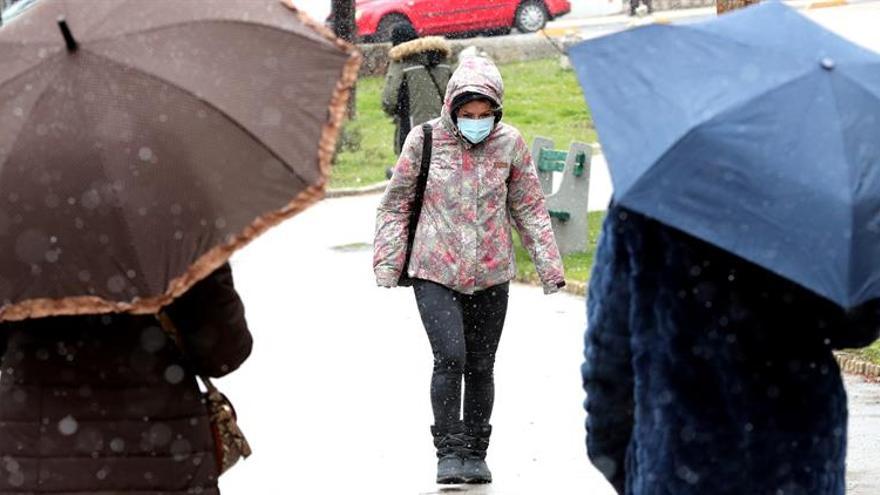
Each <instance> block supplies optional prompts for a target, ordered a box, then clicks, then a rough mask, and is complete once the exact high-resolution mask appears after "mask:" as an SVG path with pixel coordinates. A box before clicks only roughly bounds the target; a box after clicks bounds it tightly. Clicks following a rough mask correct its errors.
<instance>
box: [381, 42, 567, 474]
mask: <svg viewBox="0 0 880 495" xmlns="http://www.w3.org/2000/svg"><path fill="white" fill-rule="evenodd" d="M503 93H504V89H503V84H502V80H501V75H500V73H499V72H498V69H497V68H496V67H495V65H494V64H493V63H492V62H491V61H489V60H487V59H485V58H482V57H470V58H466V59H464V60H463V61H462V63H461V65H460V66H459V68H458V69H457V70H456V71H455V73H454V74H453V76H452V78H451V79H450V81H449V85H448V87H447V91H446V95H445V99H444V104H443V109H442V111H441V115H440V117H439V118H438V119H435V120H432V121H430V122H428V128H427V129H426V130H423V129H422V128H415V129H413V130H412V131H411V132H410V133H409V135H408V137H407V139H406V142H405V144H404V147H403V152H402V153H401V155H400V158H399V159H398V161H397V165H396V167H395V169H394V175H393V177H392V179H391V183H390V184H389V185H388V188H387V190H386V192H385V196H384V197H383V198H382V201H381V203H380V204H379V207H378V212H377V220H376V239H375V242H374V249H375V252H374V259H373V267H374V270H375V273H376V279H377V283H378V285H379V286H382V287H394V286H395V285H397V282H398V279H399V278H400V276H401V274H402V272H403V270H404V269H405V268H406V270H407V274H408V275H409V276H410V277H412V278H413V279H414V282H413V287H414V290H415V298H416V303H417V305H418V309H419V312H420V313H421V317H422V323H423V324H424V327H425V330H426V331H427V334H428V340H429V341H430V344H431V348H432V350H433V353H434V372H433V376H432V378H431V403H432V407H433V411H434V426H433V427H432V428H431V431H432V433H433V436H434V445H435V446H436V447H437V457H438V459H439V461H438V464H437V482H438V483H462V482H465V483H488V482H491V481H492V475H491V473H490V472H489V469H488V467H487V466H486V463H485V460H484V459H485V457H486V449H487V448H488V446H489V435H490V433H491V431H492V427H491V426H490V424H489V419H490V417H491V415H492V404H493V400H494V393H495V391H494V381H493V368H494V364H495V350H496V349H497V347H498V341H499V339H500V337H501V330H502V327H503V326H504V317H505V314H506V312H507V292H508V283H509V281H510V280H511V279H512V278H513V277H514V275H515V274H516V267H515V264H514V263H515V258H514V251H513V240H512V233H511V221H512V222H513V225H514V226H515V227H516V229H517V230H518V232H519V234H520V237H521V238H522V241H523V244H524V245H525V247H526V248H527V249H528V251H529V253H530V254H531V257H532V259H533V260H534V262H535V266H536V267H537V270H538V274H539V275H540V277H541V281H542V282H543V285H544V291H545V293H548V294H549V293H553V292H556V291H558V290H559V289H560V288H561V287H562V286H563V285H565V282H564V276H563V270H562V261H561V259H560V256H559V250H558V249H557V247H556V241H555V239H554V237H553V230H552V229H551V226H550V218H549V216H548V213H547V209H546V207H545V204H544V195H543V192H542V190H541V186H540V183H539V181H538V177H537V173H536V171H535V166H534V164H533V163H532V159H531V156H530V154H529V152H528V147H527V145H526V142H525V141H524V140H523V137H522V135H521V134H520V133H519V131H517V130H516V129H515V128H514V127H512V126H509V125H507V124H504V123H502V122H501V115H502V112H501V110H502V97H503ZM426 132H427V133H426ZM426 136H427V137H428V138H429V139H431V143H432V145H431V147H430V148H426V149H427V150H428V151H429V152H430V153H431V155H430V159H429V160H426V163H429V165H430V166H429V173H428V180H427V186H426V189H425V191H424V198H423V201H422V207H421V214H420V217H419V219H418V224H417V227H416V226H411V225H409V213H410V211H411V209H412V208H413V206H414V205H413V203H414V201H413V199H414V197H415V196H416V192H415V191H416V183H417V178H418V176H419V171H420V170H421V163H422V161H423V160H422V158H423V156H422V155H423V151H422V149H423V143H424V139H425V137H426ZM426 158H427V157H426ZM413 227H415V228H416V230H415V238H414V241H413V245H412V251H411V254H410V256H409V264H408V266H406V267H405V266H404V265H406V260H407V245H408V242H407V241H408V232H409V229H410V228H413ZM462 381H463V382H464V390H465V392H464V411H461V409H462V408H461V403H462Z"/></svg>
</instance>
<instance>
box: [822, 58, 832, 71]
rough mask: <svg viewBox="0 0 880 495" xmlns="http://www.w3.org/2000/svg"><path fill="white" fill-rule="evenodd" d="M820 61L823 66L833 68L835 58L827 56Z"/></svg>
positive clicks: (826, 68)
mask: <svg viewBox="0 0 880 495" xmlns="http://www.w3.org/2000/svg"><path fill="white" fill-rule="evenodd" d="M819 63H820V64H821V65H822V68H823V69H825V70H833V69H834V59H833V58H831V57H825V58H823V59H822V61H821V62H819Z"/></svg>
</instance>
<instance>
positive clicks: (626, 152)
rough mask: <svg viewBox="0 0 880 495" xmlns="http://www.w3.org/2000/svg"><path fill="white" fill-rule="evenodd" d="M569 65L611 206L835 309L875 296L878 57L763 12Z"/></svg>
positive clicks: (600, 52) (879, 201)
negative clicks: (605, 169)
mask: <svg viewBox="0 0 880 495" xmlns="http://www.w3.org/2000/svg"><path fill="white" fill-rule="evenodd" d="M570 54H571V57H572V61H573V63H574V65H575V67H576V69H577V73H578V77H579V79H580V82H581V85H582V86H583V88H584V93H585V96H586V98H587V101H589V104H590V108H591V110H592V113H593V117H594V119H595V121H596V124H597V128H598V131H599V136H600V138H601V140H602V147H603V149H604V152H605V155H606V157H607V160H608V163H609V167H610V168H611V176H612V181H613V185H614V200H615V201H617V202H619V203H620V204H621V205H624V206H626V207H629V208H631V209H633V210H636V211H639V212H641V213H643V214H645V215H648V216H650V217H653V218H656V219H657V220H659V221H661V222H663V223H666V224H667V225H670V226H672V227H676V228H678V229H680V230H683V231H685V232H687V233H689V234H691V235H694V236H696V237H699V238H701V239H703V240H705V241H707V242H710V243H712V244H715V245H717V246H719V247H721V248H722V249H725V250H727V251H730V252H731V253H733V254H735V255H738V256H740V257H742V258H745V259H747V260H749V261H751V262H753V263H756V264H757V265H760V266H762V267H764V268H767V269H769V270H771V271H773V272H775V273H778V274H780V275H782V276H784V277H786V278H788V279H790V280H793V281H794V282H797V283H799V284H800V285H802V286H804V287H806V288H808V289H810V290H812V291H814V292H816V293H818V294H819V295H821V296H824V297H826V298H827V299H830V300H832V301H834V302H836V303H837V304H839V305H840V306H843V307H846V308H849V307H854V306H856V305H858V304H860V303H862V302H865V301H867V300H869V299H873V298H877V297H880V139H878V138H880V55H878V54H876V53H874V52H871V51H869V50H866V49H864V48H861V47H859V46H856V45H854V44H852V43H850V42H849V41H847V40H845V39H843V38H841V37H839V36H837V35H835V34H834V33H832V32H830V31H827V30H825V29H824V28H822V27H821V26H819V25H817V24H815V23H813V22H812V21H810V20H808V19H807V18H805V17H804V16H802V15H800V14H798V13H797V12H796V11H795V10H793V9H791V8H788V7H786V6H784V5H783V4H781V3H778V2H770V3H766V4H761V5H758V6H754V7H749V8H746V9H743V10H741V11H738V12H735V13H730V14H726V15H724V16H721V17H719V18H718V19H717V20H713V21H709V22H704V23H698V24H688V25H674V26H662V25H655V26H650V27H644V28H640V29H634V30H631V31H626V32H623V33H620V34H615V35H611V36H607V37H604V38H600V39H596V40H593V41H587V42H584V43H582V44H580V45H578V46H575V47H573V48H572V49H571V52H570Z"/></svg>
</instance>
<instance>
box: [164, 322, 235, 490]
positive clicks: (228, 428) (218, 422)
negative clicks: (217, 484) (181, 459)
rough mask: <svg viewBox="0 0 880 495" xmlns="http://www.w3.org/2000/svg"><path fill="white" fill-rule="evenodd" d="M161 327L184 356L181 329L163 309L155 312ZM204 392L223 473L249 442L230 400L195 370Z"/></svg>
mask: <svg viewBox="0 0 880 495" xmlns="http://www.w3.org/2000/svg"><path fill="white" fill-rule="evenodd" d="M157 318H158V319H159V323H160V324H161V325H162V329H163V330H164V331H165V333H167V334H168V335H169V336H170V337H171V339H172V340H173V341H174V342H175V343H176V344H177V347H178V349H180V351H181V353H183V354H184V357H186V353H185V351H184V349H183V345H182V344H183V343H182V342H181V338H180V332H179V331H178V330H177V327H176V326H175V325H174V322H172V321H171V318H170V317H169V316H168V314H166V313H164V312H162V313H159V314H158V315H157ZM196 376H198V377H199V380H201V382H202V384H203V385H204V386H205V392H204V393H203V394H202V399H203V400H204V401H205V405H207V407H208V416H209V417H210V421H211V435H212V436H213V437H214V457H215V460H216V462H217V470H218V471H219V472H220V474H223V473H225V472H226V471H228V470H229V468H231V467H232V466H234V465H235V463H237V462H238V461H239V459H241V458H242V457H248V456H250V455H251V452H252V451H251V446H250V444H249V443H248V441H247V438H245V436H244V433H242V431H241V428H239V427H238V416H237V415H236V413H235V408H234V407H233V406H232V402H230V401H229V398H228V397H226V395H224V394H223V393H222V392H220V390H219V389H218V388H217V387H216V386H215V385H214V384H213V383H211V380H210V378H208V377H207V376H203V375H200V374H197V375H196Z"/></svg>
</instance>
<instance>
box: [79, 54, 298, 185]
mask: <svg viewBox="0 0 880 495" xmlns="http://www.w3.org/2000/svg"><path fill="white" fill-rule="evenodd" d="M83 51H87V52H88V53H89V54H90V55H93V56H96V57H99V58H101V59H104V60H106V61H108V62H109V63H111V64H113V65H116V66H119V67H122V68H123V69H134V70H136V71H137V72H138V74H140V75H142V76H145V77H148V78H151V79H153V80H156V81H159V82H161V83H163V84H167V85H169V86H171V87H173V88H177V89H178V90H180V91H182V92H184V93H186V94H188V95H190V96H192V97H193V98H195V99H197V100H199V101H200V102H202V103H204V104H205V105H207V106H208V107H210V108H211V109H213V110H214V111H216V112H217V113H218V114H220V115H221V116H222V117H223V118H224V119H225V120H226V121H228V122H229V123H231V124H232V125H234V126H235V127H237V128H238V129H239V130H241V131H242V132H243V133H245V134H246V135H248V136H250V138H251V139H253V140H254V142H256V143H258V144H259V145H260V146H262V147H263V148H264V149H265V150H266V151H268V152H269V154H270V155H272V157H273V158H275V159H276V160H278V161H279V162H280V163H281V164H282V165H283V166H284V168H286V169H287V170H288V171H289V172H290V173H292V174H293V175H295V176H296V177H297V178H298V179H300V180H301V181H303V183H305V184H310V181H309V180H308V179H306V178H305V177H303V176H301V175H300V174H299V172H297V171H296V170H295V169H294V168H292V167H291V166H290V164H288V163H287V161H286V160H284V159H283V158H282V157H281V156H280V155H279V154H278V153H277V152H276V151H275V150H274V149H272V147H271V146H269V145H268V144H266V143H265V142H264V141H263V140H262V139H260V138H259V137H257V136H256V135H255V134H254V133H253V132H251V131H250V129H248V128H247V127H245V126H243V125H241V124H240V123H239V122H238V121H236V120H235V118H233V117H232V116H231V115H229V114H228V113H226V112H225V111H223V109H221V108H219V107H218V106H217V105H215V104H213V103H212V102H210V101H208V100H206V99H204V98H202V97H200V96H198V95H197V94H195V93H193V92H192V91H190V90H188V89H186V88H184V87H181V86H180V85H178V84H177V83H175V82H173V81H169V80H167V79H165V78H163V77H159V76H157V75H155V74H152V73H150V72H147V71H144V70H141V69H140V68H138V67H133V66H128V65H125V64H122V63H120V62H117V61H116V60H113V59H112V58H110V57H107V56H105V55H101V54H100V53H95V52H94V51H92V50H82V49H80V52H83Z"/></svg>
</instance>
